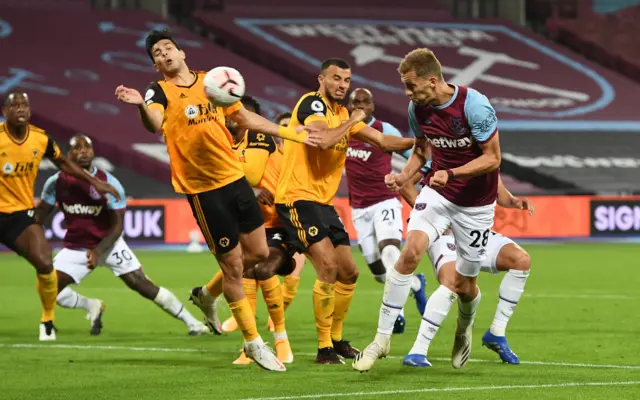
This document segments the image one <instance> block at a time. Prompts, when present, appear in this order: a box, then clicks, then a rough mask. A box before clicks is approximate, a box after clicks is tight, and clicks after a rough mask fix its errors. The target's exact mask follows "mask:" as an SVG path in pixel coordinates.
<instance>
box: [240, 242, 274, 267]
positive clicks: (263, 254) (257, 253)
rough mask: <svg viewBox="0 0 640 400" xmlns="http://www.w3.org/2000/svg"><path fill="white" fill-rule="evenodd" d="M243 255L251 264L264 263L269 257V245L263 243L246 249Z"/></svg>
mask: <svg viewBox="0 0 640 400" xmlns="http://www.w3.org/2000/svg"><path fill="white" fill-rule="evenodd" d="M245 257H247V258H248V259H249V260H250V261H251V262H252V263H253V264H258V263H264V262H265V261H267V259H268V258H269V247H267V245H266V244H265V245H264V246H260V247H258V248H255V249H252V250H248V251H246V252H245Z"/></svg>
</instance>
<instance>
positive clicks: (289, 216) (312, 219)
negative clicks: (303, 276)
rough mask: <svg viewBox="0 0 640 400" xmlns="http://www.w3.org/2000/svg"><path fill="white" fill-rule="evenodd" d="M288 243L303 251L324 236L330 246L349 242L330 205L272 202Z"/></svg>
mask: <svg viewBox="0 0 640 400" xmlns="http://www.w3.org/2000/svg"><path fill="white" fill-rule="evenodd" d="M276 211H278V216H279V217H280V222H281V223H282V226H283V227H284V230H285V232H286V233H287V239H288V241H289V244H290V245H291V246H293V247H294V248H295V249H296V250H297V251H299V252H300V253H303V252H305V251H307V249H308V248H309V246H311V245H312V244H314V243H317V242H319V241H321V240H322V239H324V238H326V237H328V238H329V239H330V240H331V243H332V244H333V246H334V247H337V246H340V245H345V246H349V245H351V242H350V241H349V234H348V233H347V231H346V230H345V229H344V225H343V224H342V220H340V217H339V216H338V213H337V212H336V209H335V208H333V206H332V205H328V204H319V203H316V202H314V201H307V200H298V201H294V202H293V203H286V204H276Z"/></svg>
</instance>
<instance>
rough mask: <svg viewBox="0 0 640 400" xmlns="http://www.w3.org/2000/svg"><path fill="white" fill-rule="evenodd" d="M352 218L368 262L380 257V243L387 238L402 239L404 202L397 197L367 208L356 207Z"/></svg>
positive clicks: (363, 253)
mask: <svg viewBox="0 0 640 400" xmlns="http://www.w3.org/2000/svg"><path fill="white" fill-rule="evenodd" d="M351 219H352V220H353V225H354V226H355V228H356V233H357V234H358V244H359V245H360V248H361V249H362V255H363V256H364V259H365V260H366V261H367V263H368V264H371V263H373V262H375V261H378V260H379V259H380V249H379V248H378V243H380V242H382V241H383V240H387V239H396V240H402V203H400V200H398V199H397V198H393V199H388V200H385V201H381V202H380V203H377V204H374V205H372V206H369V207H367V208H354V209H352V210H351Z"/></svg>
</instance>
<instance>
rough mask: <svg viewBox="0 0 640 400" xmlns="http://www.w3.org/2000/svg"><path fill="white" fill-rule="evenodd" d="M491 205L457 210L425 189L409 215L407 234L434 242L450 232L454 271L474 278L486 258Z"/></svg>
mask: <svg viewBox="0 0 640 400" xmlns="http://www.w3.org/2000/svg"><path fill="white" fill-rule="evenodd" d="M494 213H495V202H494V203H492V204H488V205H485V206H479V207H460V206H457V205H455V204H453V203H452V202H450V201H449V200H447V199H445V198H444V197H443V196H442V195H440V193H438V192H436V191H435V190H433V189H431V188H430V187H428V186H425V187H423V188H422V190H421V191H420V194H419V195H418V198H417V199H416V204H415V206H414V207H413V210H412V211H411V215H410V220H409V226H408V228H407V232H411V231H413V230H418V231H421V232H424V233H425V234H426V235H427V236H428V237H429V243H433V242H435V241H436V240H437V239H438V238H439V237H440V236H441V235H442V233H443V232H444V231H446V230H447V229H448V228H451V230H452V232H453V236H454V238H455V241H456V253H457V255H458V260H457V264H456V270H457V271H458V272H459V273H460V274H462V275H464V276H477V275H478V274H479V273H480V267H481V265H482V264H484V263H485V259H486V258H487V250H486V246H487V244H488V242H489V236H490V235H491V227H492V226H493V217H494Z"/></svg>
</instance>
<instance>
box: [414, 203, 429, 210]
mask: <svg viewBox="0 0 640 400" xmlns="http://www.w3.org/2000/svg"><path fill="white" fill-rule="evenodd" d="M425 208H427V203H416V210H418V211H422V210H424V209H425Z"/></svg>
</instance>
